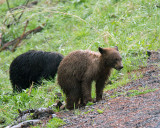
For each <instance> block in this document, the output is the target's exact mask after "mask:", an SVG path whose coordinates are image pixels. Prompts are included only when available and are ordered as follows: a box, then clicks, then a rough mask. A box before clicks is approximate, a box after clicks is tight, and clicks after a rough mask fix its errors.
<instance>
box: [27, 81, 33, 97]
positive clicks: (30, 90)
mask: <svg viewBox="0 0 160 128" xmlns="http://www.w3.org/2000/svg"><path fill="white" fill-rule="evenodd" d="M33 84H34V82H32V85H31V87H30V89H29V93H28V95H29V96H30V95H31V92H32V88H33Z"/></svg>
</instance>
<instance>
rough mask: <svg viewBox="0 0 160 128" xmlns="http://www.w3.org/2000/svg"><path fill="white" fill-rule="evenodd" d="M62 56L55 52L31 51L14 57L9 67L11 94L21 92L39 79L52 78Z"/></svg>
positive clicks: (38, 82)
mask: <svg viewBox="0 0 160 128" xmlns="http://www.w3.org/2000/svg"><path fill="white" fill-rule="evenodd" d="M62 59H63V55H61V54H59V53H56V52H44V51H35V50H31V51H28V52H26V53H23V54H21V55H19V56H18V57H16V58H15V59H14V60H13V61H12V63H11V65H10V71H9V74H10V81H11V83H12V87H13V92H21V91H22V89H26V88H29V87H30V85H31V84H32V83H34V84H40V83H41V79H42V78H44V79H50V78H54V76H55V74H56V73H57V69H58V66H59V64H60V62H61V61H62Z"/></svg>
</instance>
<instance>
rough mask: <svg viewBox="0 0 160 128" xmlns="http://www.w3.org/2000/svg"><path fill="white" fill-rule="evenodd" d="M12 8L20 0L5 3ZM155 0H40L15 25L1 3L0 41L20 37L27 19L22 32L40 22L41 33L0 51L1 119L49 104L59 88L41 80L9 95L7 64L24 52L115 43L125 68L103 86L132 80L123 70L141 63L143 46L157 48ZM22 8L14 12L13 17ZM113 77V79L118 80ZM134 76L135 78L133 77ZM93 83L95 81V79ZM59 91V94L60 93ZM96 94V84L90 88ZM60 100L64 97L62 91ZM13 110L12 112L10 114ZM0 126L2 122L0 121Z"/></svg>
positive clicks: (21, 1) (158, 29) (159, 39)
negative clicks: (29, 91) (0, 38)
mask: <svg viewBox="0 0 160 128" xmlns="http://www.w3.org/2000/svg"><path fill="white" fill-rule="evenodd" d="M9 3H10V7H11V8H14V7H17V6H20V5H23V4H24V3H25V0H13V1H9ZM157 3H158V0H152V1H151V0H99V1H97V0H70V1H61V0H58V1H57V0H48V1H46V0H40V1H38V5H37V6H34V7H32V8H26V9H25V11H24V14H23V15H22V18H21V19H20V21H19V23H18V24H16V25H12V26H11V27H10V28H7V27H6V25H7V24H10V23H12V22H13V21H14V19H13V17H12V15H11V14H10V13H9V12H8V8H7V4H6V2H5V3H4V4H0V12H1V13H0V32H2V35H3V43H6V42H8V41H12V40H13V39H15V38H17V37H18V36H21V35H22V33H23V31H24V26H25V24H26V21H27V20H29V24H28V26H27V28H26V31H29V30H32V29H34V28H36V27H37V26H39V25H42V24H43V23H45V24H46V25H45V26H44V29H43V31H41V32H39V33H36V34H31V35H29V36H28V37H27V39H25V40H23V41H22V43H21V44H20V46H19V47H18V48H17V50H16V52H14V53H12V52H10V51H9V50H6V51H2V52H0V117H4V118H5V120H6V122H5V124H3V125H8V124H10V123H11V122H12V121H13V119H14V118H15V117H16V116H17V109H21V110H25V109H29V108H38V107H48V106H50V105H52V104H53V103H54V102H55V100H56V99H57V96H56V95H55V93H56V92H61V90H60V88H59V86H58V85H57V83H56V79H55V80H54V81H44V85H43V86H40V87H38V88H37V89H33V90H32V92H31V95H30V96H29V95H28V90H26V91H24V92H23V93H21V94H16V95H12V87H11V84H10V81H9V66H10V64H11V62H12V60H13V59H14V58H15V57H16V56H18V55H20V54H22V53H24V52H26V51H28V50H33V49H35V50H44V51H56V52H60V53H62V54H63V55H67V54H68V53H69V52H71V51H74V50H79V49H90V50H93V51H98V47H99V46H101V47H113V46H115V45H116V46H118V47H119V50H120V53H121V55H122V58H123V65H124V68H123V70H122V71H121V73H119V72H118V71H115V70H113V73H112V75H111V77H110V79H111V81H112V82H113V84H112V85H107V86H106V88H105V90H111V89H114V88H117V87H118V86H123V85H124V84H126V83H127V82H129V81H131V79H130V78H129V77H128V72H130V71H132V70H135V69H138V68H139V65H143V66H145V65H146V59H147V56H146V54H145V52H146V50H157V49H158V48H160V43H159V42H160V35H159V33H160V25H159V23H160V9H159V8H157V7H156V4H157ZM22 11H23V9H19V10H15V11H13V14H14V16H15V17H16V18H17V17H19V16H20V15H21V12H22ZM117 79H118V81H117ZM133 79H136V76H134V75H133ZM94 84H95V83H94ZM62 94H63V93H62ZM92 97H93V98H95V87H94V88H93V90H92ZM62 100H65V96H64V95H62ZM15 113H16V114H15ZM0 127H1V124H0Z"/></svg>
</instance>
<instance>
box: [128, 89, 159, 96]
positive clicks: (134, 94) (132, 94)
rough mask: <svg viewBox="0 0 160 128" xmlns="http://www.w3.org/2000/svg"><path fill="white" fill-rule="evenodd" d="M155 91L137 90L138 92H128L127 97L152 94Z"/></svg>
mask: <svg viewBox="0 0 160 128" xmlns="http://www.w3.org/2000/svg"><path fill="white" fill-rule="evenodd" d="M155 90H156V89H147V88H139V90H129V91H128V96H129V97H132V96H136V95H141V94H146V93H148V92H153V91H155Z"/></svg>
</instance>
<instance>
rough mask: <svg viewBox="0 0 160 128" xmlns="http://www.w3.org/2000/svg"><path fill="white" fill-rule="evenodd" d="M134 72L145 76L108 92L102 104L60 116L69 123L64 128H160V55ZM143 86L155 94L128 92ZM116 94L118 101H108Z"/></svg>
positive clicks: (151, 57)
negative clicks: (133, 94)
mask: <svg viewBox="0 0 160 128" xmlns="http://www.w3.org/2000/svg"><path fill="white" fill-rule="evenodd" d="M135 72H136V73H137V75H138V74H141V75H142V76H143V77H142V78H140V79H138V80H134V81H132V82H130V83H128V84H126V85H125V86H123V87H119V88H117V89H115V90H111V91H108V92H105V94H107V95H106V96H104V100H102V101H101V102H98V103H95V104H93V105H91V106H87V107H86V108H85V109H79V110H76V111H67V112H66V111H64V112H60V113H58V115H57V116H58V117H60V118H62V119H63V120H64V121H65V122H66V124H65V125H64V126H62V128H69V127H72V128H93V127H95V128H160V52H159V51H158V52H152V53H151V56H150V58H149V59H148V66H147V67H145V68H141V69H140V70H138V71H135ZM129 75H130V74H129ZM142 87H143V88H147V89H151V90H152V91H151V92H148V93H146V94H141V93H140V94H139V95H136V96H131V95H132V93H133V92H130V91H129V90H139V89H140V88H142ZM141 91H143V90H141ZM114 92H118V95H117V96H116V98H109V97H108V96H111V95H113V93H114Z"/></svg>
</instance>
